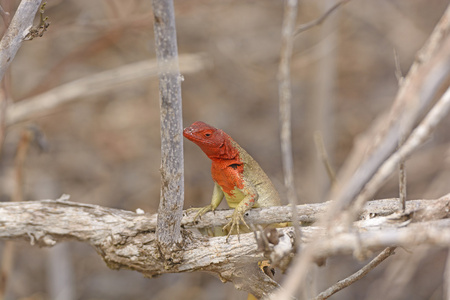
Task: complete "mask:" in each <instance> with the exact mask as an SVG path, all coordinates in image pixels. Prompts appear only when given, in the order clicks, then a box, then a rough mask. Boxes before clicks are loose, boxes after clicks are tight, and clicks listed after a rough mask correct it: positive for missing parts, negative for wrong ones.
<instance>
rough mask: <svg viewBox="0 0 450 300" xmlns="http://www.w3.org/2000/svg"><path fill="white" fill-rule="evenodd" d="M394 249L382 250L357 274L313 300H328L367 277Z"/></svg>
mask: <svg viewBox="0 0 450 300" xmlns="http://www.w3.org/2000/svg"><path fill="white" fill-rule="evenodd" d="M394 250H395V247H388V248H386V249H384V250H383V251H382V252H381V253H380V254H378V255H377V256H376V257H375V258H374V259H372V260H371V261H370V262H369V263H368V264H367V265H365V266H364V267H362V268H361V269H360V270H358V271H357V272H355V273H353V274H352V275H350V276H348V277H347V278H345V279H343V280H339V281H338V282H336V284H334V285H333V286H331V287H329V288H328V289H326V290H325V291H323V292H322V293H320V294H319V295H317V297H315V298H314V300H323V299H328V298H330V297H331V295H333V294H336V293H337V292H339V291H340V290H342V289H344V288H346V287H348V286H350V285H351V284H352V283H354V282H356V281H358V280H360V279H361V278H363V277H364V276H366V275H367V273H369V272H370V271H371V270H373V269H374V268H376V267H377V266H378V265H379V264H381V263H382V262H383V261H384V260H385V259H386V258H388V257H389V256H391V255H392V254H394Z"/></svg>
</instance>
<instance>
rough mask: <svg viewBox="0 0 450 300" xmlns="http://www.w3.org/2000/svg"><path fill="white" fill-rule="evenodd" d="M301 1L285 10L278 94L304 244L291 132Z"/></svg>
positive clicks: (290, 1) (292, 0)
mask: <svg viewBox="0 0 450 300" xmlns="http://www.w3.org/2000/svg"><path fill="white" fill-rule="evenodd" d="M297 9H298V1H297V0H287V1H286V2H285V6H284V19H283V26H282V29H281V54H280V65H279V68H278V93H279V99H280V104H279V107H280V125H281V130H280V139H281V154H282V156H281V159H282V164H283V172H284V185H285V187H286V188H287V193H288V199H289V204H290V205H291V207H292V216H293V221H294V228H295V234H296V236H297V239H296V240H297V241H299V240H300V227H299V225H298V224H299V222H298V212H297V207H296V205H297V203H298V197H297V192H296V189H295V183H294V159H293V154H292V137H291V136H292V129H291V102H292V94H291V78H290V76H291V75H290V63H291V58H292V49H293V47H294V36H293V32H294V26H295V20H296V18H297Z"/></svg>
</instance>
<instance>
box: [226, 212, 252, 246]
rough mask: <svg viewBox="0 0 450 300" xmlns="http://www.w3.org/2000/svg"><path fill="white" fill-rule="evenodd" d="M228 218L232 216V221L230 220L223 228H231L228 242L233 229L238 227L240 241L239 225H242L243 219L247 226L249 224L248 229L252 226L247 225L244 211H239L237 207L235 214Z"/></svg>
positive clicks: (237, 232)
mask: <svg viewBox="0 0 450 300" xmlns="http://www.w3.org/2000/svg"><path fill="white" fill-rule="evenodd" d="M228 218H231V220H230V222H228V224H227V225H225V226H224V227H223V228H222V230H223V231H226V230H229V231H228V234H227V239H226V241H227V242H228V238H229V237H230V234H231V233H232V232H233V229H236V234H237V236H238V240H239V241H240V237H239V225H240V223H241V221H242V223H244V225H245V226H247V228H248V229H250V227H249V226H248V225H247V223H246V222H245V220H244V213H240V212H238V210H237V209H235V210H234V212H233V214H232V215H231V216H228V217H227V219H228Z"/></svg>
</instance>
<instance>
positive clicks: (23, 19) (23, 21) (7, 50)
mask: <svg viewBox="0 0 450 300" xmlns="http://www.w3.org/2000/svg"><path fill="white" fill-rule="evenodd" d="M40 5H41V1H40V0H22V1H21V2H20V5H19V7H18V8H17V11H16V13H15V14H14V17H13V18H12V20H11V24H10V25H9V27H8V30H7V31H6V33H5V35H4V36H3V38H2V40H1V41H0V80H2V79H3V76H4V75H5V73H6V70H7V69H8V67H9V65H10V64H11V62H12V61H13V59H14V57H15V56H16V53H17V51H18V50H19V48H20V46H21V45H22V42H23V40H24V38H25V36H26V35H27V34H28V33H29V30H30V28H31V26H32V25H33V20H34V16H35V15H36V12H37V10H38V8H39V6H40Z"/></svg>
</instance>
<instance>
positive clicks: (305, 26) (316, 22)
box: [294, 0, 350, 36]
mask: <svg viewBox="0 0 450 300" xmlns="http://www.w3.org/2000/svg"><path fill="white" fill-rule="evenodd" d="M349 1H350V0H343V1H340V2H338V3H336V4H335V5H333V6H332V7H330V9H328V10H327V11H326V12H325V13H324V14H323V15H321V16H320V17H319V18H317V19H315V20H312V21H311V22H308V23H306V24H302V25H300V26H298V27H297V29H296V30H295V33H294V35H295V36H297V35H299V34H300V33H302V32H303V31H306V30H308V29H310V28H312V27H314V26H318V25H320V24H322V23H323V21H325V19H326V18H328V17H329V16H330V15H331V14H332V13H333V12H334V11H335V10H336V9H338V8H339V6H341V5H344V4H346V3H347V2H349Z"/></svg>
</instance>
